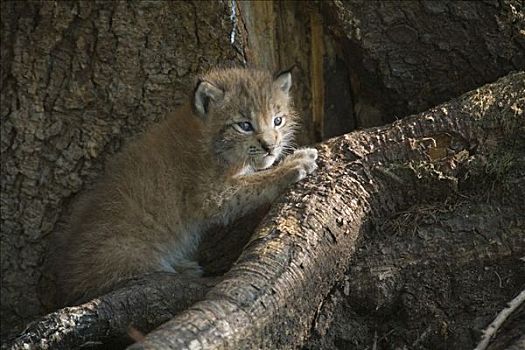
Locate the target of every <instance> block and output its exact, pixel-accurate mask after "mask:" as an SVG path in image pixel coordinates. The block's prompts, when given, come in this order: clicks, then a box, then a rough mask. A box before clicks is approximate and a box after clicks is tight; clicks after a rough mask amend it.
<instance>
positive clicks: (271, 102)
mask: <svg viewBox="0 0 525 350" xmlns="http://www.w3.org/2000/svg"><path fill="white" fill-rule="evenodd" d="M290 86H291V75H290V73H288V72H287V73H283V74H281V75H280V76H278V77H277V78H276V79H273V77H272V76H271V75H270V74H269V73H267V72H264V71H254V70H244V69H226V70H215V71H212V72H210V73H208V74H207V75H206V76H204V77H203V78H202V79H201V80H200V82H199V84H198V86H197V89H196V92H195V99H194V106H195V109H196V110H197V112H198V114H200V115H201V116H202V117H203V118H204V119H205V123H206V126H207V131H208V133H209V134H210V136H211V139H212V140H213V144H212V145H211V147H213V150H214V152H215V153H216V154H217V156H218V157H219V158H220V159H221V160H223V161H224V162H226V163H227V164H228V165H229V166H231V167H235V168H243V169H246V170H248V171H251V170H262V169H266V168H268V167H270V166H271V165H272V164H273V163H274V162H275V161H276V160H277V159H279V157H280V156H282V155H283V154H284V153H286V151H288V150H291V148H292V144H291V143H292V139H293V133H294V131H295V127H296V125H297V124H296V115H295V113H294V111H293V109H292V108H291V106H290V103H291V99H290V96H289V90H290Z"/></svg>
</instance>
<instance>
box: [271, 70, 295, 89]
mask: <svg viewBox="0 0 525 350" xmlns="http://www.w3.org/2000/svg"><path fill="white" fill-rule="evenodd" d="M273 83H274V84H275V85H276V86H277V87H278V88H279V89H281V91H282V92H284V93H285V94H287V93H289V92H290V88H291V87H292V73H290V72H284V73H281V74H279V75H278V76H277V78H275V80H274V81H273Z"/></svg>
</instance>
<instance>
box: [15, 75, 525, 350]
mask: <svg viewBox="0 0 525 350" xmlns="http://www.w3.org/2000/svg"><path fill="white" fill-rule="evenodd" d="M524 109H525V73H523V72H520V73H515V74H511V75H509V76H507V77H505V78H502V79H500V80H499V81H497V82H496V83H493V84H489V85H486V86H483V87H481V88H479V89H477V90H475V91H472V92H470V93H467V94H465V95H463V96H461V97H460V98H458V99H455V100H452V101H450V102H448V103H445V104H442V105H440V106H438V107H435V108H433V109H430V110H429V111H426V112H424V113H421V114H419V115H416V116H411V117H407V118H405V119H403V120H400V121H398V122H395V123H393V124H392V125H388V126H385V127H380V128H373V129H368V130H363V131H357V132H354V133H351V134H348V135H344V136H341V137H337V138H334V139H331V140H328V141H326V142H324V143H322V144H320V145H319V146H318V149H319V151H320V160H319V165H320V168H319V171H318V172H317V174H315V175H314V176H312V177H311V178H309V179H308V180H307V181H305V182H303V183H300V184H298V185H296V186H294V187H293V188H292V189H290V190H289V191H288V192H287V193H286V194H285V195H284V196H282V197H281V198H280V199H279V200H278V202H277V203H275V204H274V205H273V207H272V208H271V210H270V212H269V214H268V215H267V216H266V217H265V218H264V219H263V221H262V222H261V223H260V224H259V226H258V229H257V230H256V232H255V234H254V235H253V236H252V237H251V239H250V241H249V243H248V244H247V245H246V246H245V247H244V250H243V252H242V254H241V256H240V257H239V259H238V260H237V261H236V263H235V265H234V266H233V267H232V268H231V269H230V270H229V271H228V272H227V273H226V274H225V276H224V277H223V279H222V281H221V282H220V283H219V284H217V285H216V286H215V287H213V288H211V289H210V290H209V291H208V288H209V286H210V285H209V284H208V285H206V286H201V287H199V286H198V285H195V289H193V290H192V291H191V292H190V293H188V294H185V292H184V291H181V290H180V289H179V288H180V284H179V285H176V284H173V283H172V282H170V281H167V282H166V283H165V284H166V285H169V289H170V290H171V292H170V293H179V294H180V293H183V294H184V296H183V297H182V299H184V300H185V301H186V302H185V303H184V305H185V306H187V305H190V304H192V303H193V302H194V301H196V300H199V299H202V298H203V297H204V295H205V297H204V300H202V301H200V302H197V303H195V304H194V305H192V306H190V307H189V308H186V309H185V311H183V312H181V313H179V314H177V315H176V316H175V317H174V318H173V319H171V320H170V321H168V322H166V323H164V324H163V325H162V326H160V327H159V328H158V329H156V330H155V331H153V332H151V333H149V334H147V335H146V336H145V338H144V339H140V340H141V341H140V342H139V343H137V344H135V345H134V346H133V347H134V348H142V347H143V348H162V349H182V348H192V349H194V348H207V349H210V348H211V349H223V348H231V349H237V348H272V349H275V348H293V347H297V346H300V345H301V344H303V343H304V342H305V340H306V339H307V337H308V335H309V331H310V329H311V325H312V322H313V320H314V318H315V315H316V313H317V311H318V309H319V307H320V304H321V303H322V301H323V299H324V298H325V297H326V295H327V294H328V293H329V292H330V290H331V288H332V287H333V286H334V284H335V283H336V282H337V281H339V280H341V279H342V278H343V274H344V272H345V270H346V268H347V266H348V264H349V262H350V260H351V258H352V256H353V254H354V252H355V250H356V247H357V244H358V241H359V240H360V239H361V238H362V237H363V235H364V233H365V232H368V231H369V230H370V229H371V226H372V224H374V223H376V222H377V221H378V220H380V219H381V218H385V217H389V216H391V215H392V214H393V213H395V212H397V211H399V210H402V209H403V208H407V207H409V206H410V205H411V204H413V203H414V202H417V201H418V199H420V198H432V199H436V200H437V199H440V198H441V197H443V196H446V194H447V193H450V192H451V191H454V188H455V185H456V184H457V182H456V175H457V172H458V169H460V168H461V166H460V165H463V164H464V159H463V158H462V157H461V155H464V154H465V153H466V154H469V155H472V154H475V153H476V152H481V151H482V150H483V149H486V148H490V147H491V145H493V144H494V143H495V142H497V140H499V139H501V138H504V137H506V136H507V135H510V134H511V133H513V132H516V129H520V130H522V132H523V127H524V125H523V124H524V123H523V110H524ZM407 164H410V166H406V165H407ZM232 255H235V253H232ZM147 287H148V286H147V285H144V284H143V285H142V286H139V287H137V288H134V287H129V288H127V289H123V291H125V292H124V294H126V293H127V294H126V295H127V296H126V297H122V299H120V297H119V296H118V295H117V294H111V293H110V294H109V295H107V296H103V297H102V298H100V300H104V298H108V297H113V298H115V299H114V301H115V303H116V305H119V303H124V304H120V305H123V306H122V307H121V308H113V309H108V311H107V312H108V314H107V317H105V318H103V321H100V322H98V321H97V322H94V323H89V322H87V323H86V322H84V320H83V319H81V320H79V321H77V322H76V323H75V324H74V325H72V326H70V327H69V328H70V329H72V332H69V333H68V334H74V335H72V336H71V337H72V338H78V339H84V340H85V339H88V338H89V341H95V340H96V339H102V341H103V340H104V339H108V338H112V337H115V336H118V335H122V333H123V329H125V328H127V324H133V325H135V324H138V323H137V321H136V319H135V318H139V319H140V318H141V317H143V316H140V315H141V313H142V314H147V315H150V316H146V317H145V319H146V320H148V322H149V323H148V326H149V327H147V328H151V326H153V325H154V324H159V323H161V322H163V321H165V320H166V319H168V318H170V317H172V316H173V314H175V313H176V312H177V311H180V310H181V309H180V308H175V309H174V305H177V304H180V303H181V302H182V301H181V299H179V300H178V301H174V299H173V298H171V297H170V296H169V294H164V295H162V296H159V297H158V302H161V303H165V304H164V305H165V306H164V308H162V307H159V308H154V310H153V311H154V312H153V313H150V311H151V310H150V309H148V308H150V307H151V305H150V303H149V302H148V298H149V297H150V293H149V292H147ZM145 291H146V292H145ZM153 294H155V293H153ZM131 295H132V297H130V296H131ZM126 298H127V299H126ZM126 300H128V303H127V304H126ZM88 304H89V305H92V306H93V305H95V310H96V307H98V305H100V304H97V302H95V301H93V302H90V303H88ZM88 304H84V305H88ZM129 310H134V311H133V312H131V313H130V311H129ZM75 312H77V310H76V309H74V308H70V309H63V310H59V311H58V314H57V313H55V316H54V319H53V320H54V321H56V323H57V324H60V322H62V323H63V324H70V323H68V322H69V321H68V317H69V315H71V313H75ZM51 315H53V314H51ZM51 315H48V316H46V317H45V318H44V319H43V320H40V321H38V322H37V323H35V324H33V325H32V326H31V327H30V328H29V329H28V330H27V331H26V332H25V333H24V334H23V335H22V336H21V337H19V338H18V339H17V340H16V341H15V343H13V345H12V346H11V348H13V349H19V348H20V349H21V348H27V347H29V348H31V347H38V346H42V344H52V346H48V348H57V349H58V348H72V347H76V346H79V345H80V344H83V343H82V342H79V341H78V339H76V340H74V342H73V340H71V341H72V342H70V343H64V342H61V341H60V340H59V341H57V342H54V343H53V341H52V339H51V338H52V334H50V333H46V328H47V326H46V323H45V322H46V320H49V317H50V316H51ZM56 315H60V317H56ZM122 315H126V316H125V317H123V316H122ZM153 315H154V317H153ZM148 317H151V318H150V319H148ZM113 320H123V321H120V326H119V327H112V326H111V322H113ZM103 322H106V323H107V324H106V325H104V324H103ZM126 323H127V324H126ZM123 325H125V327H123ZM66 328H68V327H66ZM86 335H88V336H86ZM84 336H86V338H82V337H84ZM97 337H98V338H97ZM137 340H138V339H137ZM68 341H69V340H68ZM68 344H74V345H73V346H69V345H68Z"/></svg>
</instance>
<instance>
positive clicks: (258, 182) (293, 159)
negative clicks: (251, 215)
mask: <svg viewBox="0 0 525 350" xmlns="http://www.w3.org/2000/svg"><path fill="white" fill-rule="evenodd" d="M316 159H317V150H316V149H315V148H302V149H299V150H296V151H295V152H294V153H293V154H291V155H289V156H288V157H286V158H285V160H284V161H283V162H282V163H281V164H279V165H277V166H276V167H274V168H271V169H268V170H264V171H261V172H257V173H254V174H251V175H243V176H240V177H239V178H236V179H235V182H234V183H233V184H232V187H235V188H236V190H235V191H233V193H234V194H233V196H232V197H230V198H229V200H227V201H226V203H227V208H224V209H225V212H226V213H227V215H226V221H227V222H228V221H230V220H231V219H235V218H237V217H239V216H242V215H244V214H246V213H248V212H250V211H252V210H254V209H256V208H258V207H260V206H261V205H264V204H268V203H271V202H272V201H274V200H275V199H276V198H277V197H278V196H279V195H280V194H281V193H282V192H283V191H284V190H285V189H286V188H287V187H288V186H289V185H291V184H292V183H295V182H297V181H300V180H302V179H304V178H305V177H306V175H308V174H311V173H312V172H313V171H315V169H317V164H316Z"/></svg>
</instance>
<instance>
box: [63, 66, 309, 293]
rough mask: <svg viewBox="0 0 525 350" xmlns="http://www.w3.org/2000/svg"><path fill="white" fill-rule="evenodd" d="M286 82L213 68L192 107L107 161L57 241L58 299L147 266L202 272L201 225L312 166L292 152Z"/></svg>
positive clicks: (286, 78) (253, 204) (251, 204)
mask: <svg viewBox="0 0 525 350" xmlns="http://www.w3.org/2000/svg"><path fill="white" fill-rule="evenodd" d="M290 86H291V74H290V73H288V72H286V73H283V74H281V75H279V76H278V77H277V78H275V79H273V78H272V76H271V75H270V74H269V73H268V72H264V71H259V70H252V69H215V70H212V71H211V72H209V73H208V74H206V75H204V76H202V77H201V78H200V80H199V82H198V83H197V85H196V87H195V92H194V95H193V99H192V103H191V104H190V103H188V104H187V106H185V107H182V108H181V109H179V110H178V111H177V112H175V113H174V114H173V115H172V116H170V117H168V118H167V119H166V120H165V121H164V122H163V123H160V124H159V125H156V126H155V127H153V128H152V129H151V130H150V131H149V132H147V133H145V134H144V135H143V136H142V137H141V138H140V139H139V140H137V141H135V142H133V143H131V144H130V145H129V146H127V147H126V148H125V149H124V151H123V152H121V153H120V154H119V155H117V156H116V157H115V158H114V159H112V160H111V161H110V163H109V164H108V166H107V169H106V175H105V176H104V177H103V178H102V179H101V180H100V182H99V183H98V184H97V185H96V187H95V189H94V190H93V191H91V192H90V193H88V194H87V195H86V196H85V197H84V198H82V199H81V201H80V202H79V203H78V204H77V205H76V207H75V208H74V211H73V215H72V218H71V220H70V223H69V226H68V228H67V232H66V233H65V234H64V236H62V237H61V238H60V242H59V249H58V250H57V251H58V253H57V258H58V263H57V271H56V274H57V278H58V283H57V284H58V286H59V289H60V291H59V292H60V294H59V295H60V297H61V299H62V300H64V301H66V302H67V303H71V302H74V301H75V300H78V299H79V298H80V299H83V298H85V297H87V296H93V295H94V294H97V293H101V292H103V291H106V290H108V289H109V288H110V287H111V286H113V285H114V284H115V283H116V282H118V281H119V280H123V279H126V278H129V277H132V276H136V275H139V274H143V273H147V272H154V271H169V272H174V273H181V274H187V275H193V276H200V274H201V267H200V266H199V264H198V263H197V261H196V260H195V257H194V255H195V252H196V249H197V246H198V244H199V240H200V237H201V234H202V233H203V232H204V231H205V230H206V229H207V228H208V227H210V226H211V225H213V224H226V223H228V222H230V221H232V220H233V219H235V218H238V217H239V216H241V215H243V214H246V213H247V212H249V211H251V210H253V209H255V208H257V207H259V206H260V205H262V204H265V203H269V202H271V201H273V200H274V199H275V198H276V197H277V196H278V195H279V194H280V193H281V192H282V191H283V190H284V189H285V188H286V187H287V186H288V185H290V184H291V183H294V182H296V181H299V180H301V179H303V178H304V177H305V176H306V175H307V174H309V173H311V172H313V171H314V170H315V169H316V167H317V166H316V158H317V151H316V150H315V149H313V148H303V149H298V150H295V151H293V149H292V148H291V147H292V146H291V142H292V137H293V133H294V130H295V129H296V126H297V124H296V118H297V117H296V113H295V112H294V111H293V109H292V107H291V98H290V95H289V90H290ZM292 152H293V153H292ZM286 153H292V154H289V155H287V156H286V157H284V159H283V160H282V161H281V162H280V163H279V164H278V165H276V166H274V167H271V166H272V165H273V164H274V163H275V162H276V161H277V160H279V159H280V158H281V157H283V155H284V154H286Z"/></svg>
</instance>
